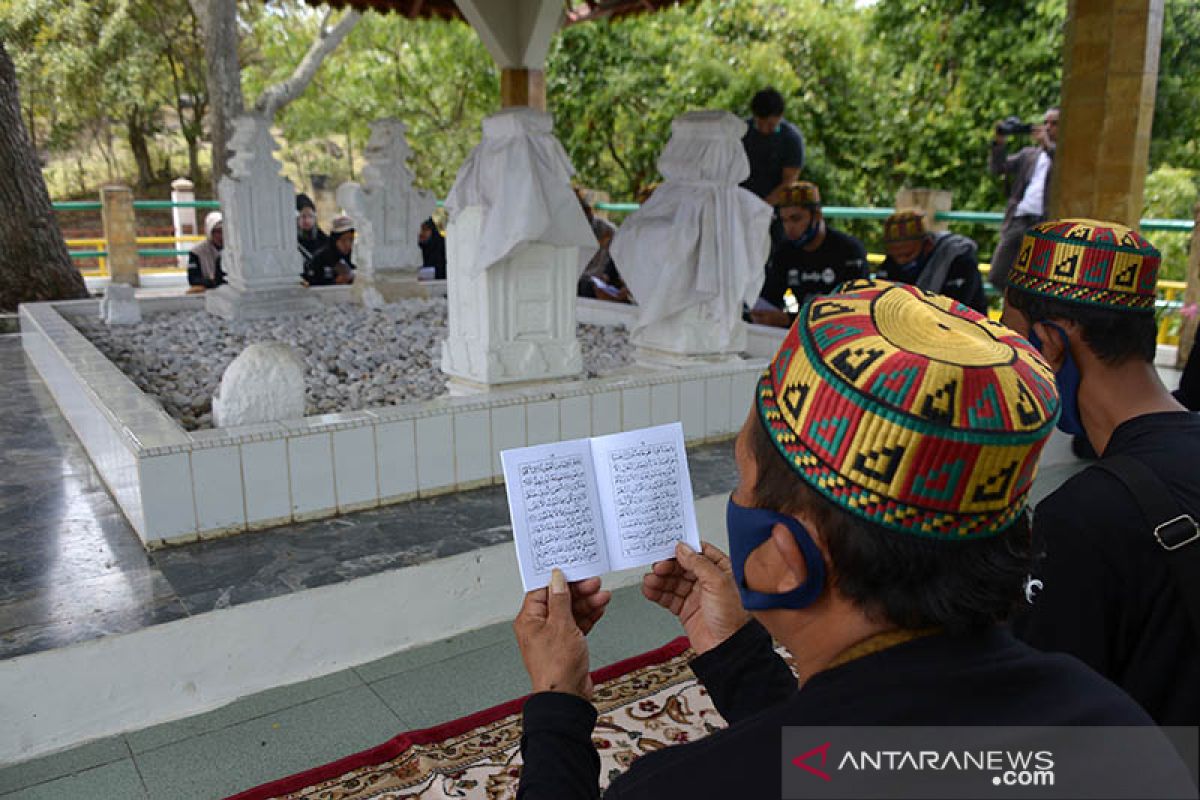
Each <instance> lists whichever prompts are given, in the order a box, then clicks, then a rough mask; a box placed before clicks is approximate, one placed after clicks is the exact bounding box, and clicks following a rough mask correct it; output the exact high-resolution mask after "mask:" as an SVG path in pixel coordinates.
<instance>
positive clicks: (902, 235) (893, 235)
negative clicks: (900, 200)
mask: <svg viewBox="0 0 1200 800" xmlns="http://www.w3.org/2000/svg"><path fill="white" fill-rule="evenodd" d="M927 235H929V227H928V226H927V225H926V224H925V215H924V214H922V213H921V212H920V211H917V210H916V209H912V208H908V209H904V210H901V211H897V212H896V213H894V214H892V215H891V216H890V217H888V218H887V219H885V220H884V221H883V243H884V244H885V245H888V244H895V243H896V242H911V241H914V240H916V239H924V238H925V237H926V236H927Z"/></svg>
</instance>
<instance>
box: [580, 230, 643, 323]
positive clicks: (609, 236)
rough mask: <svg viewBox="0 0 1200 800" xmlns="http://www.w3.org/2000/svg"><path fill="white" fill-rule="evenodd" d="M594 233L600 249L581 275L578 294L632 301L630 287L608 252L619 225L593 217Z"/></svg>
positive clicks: (614, 300)
mask: <svg viewBox="0 0 1200 800" xmlns="http://www.w3.org/2000/svg"><path fill="white" fill-rule="evenodd" d="M592 233H594V234H595V235H596V242H597V243H598V244H599V245H600V249H599V250H597V251H596V254H595V255H594V256H592V260H591V261H589V262H588V264H587V266H586V267H584V269H583V274H582V275H580V276H579V286H578V295H579V296H580V297H591V298H594V299H596V300H611V301H612V302H614V303H629V302H631V300H630V295H629V289H628V287H626V286H625V281H623V280H621V273H619V272H617V265H616V264H614V263H613V260H612V255H611V254H610V253H609V252H608V246H609V245H610V244H612V240H613V236H615V235H616V233H617V227H616V226H615V225H613V224H612V223H611V222H609V221H608V220H606V219H600V218H599V217H593V218H592Z"/></svg>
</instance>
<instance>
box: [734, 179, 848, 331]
mask: <svg viewBox="0 0 1200 800" xmlns="http://www.w3.org/2000/svg"><path fill="white" fill-rule="evenodd" d="M778 196H779V201H778V203H777V205H776V208H777V209H778V213H779V220H780V222H782V223H783V241H781V242H780V243H779V244H777V245H775V249H774V250H773V251H772V252H771V260H770V261H769V262H767V278H766V281H765V282H764V283H763V288H762V292H761V293H760V296H759V298H758V302H757V303H755V304H754V308H752V309H750V321H751V322H754V323H756V324H758V325H773V326H774V327H776V328H786V327H788V326H789V325H791V324H792V320H793V319H795V318H796V312H797V311H799V307H800V306H801V305H803V304H804V301H805V299H807V298H808V297H809V296H810V295H816V294H828V293H829V292H832V291H833V290H834V288H835V287H836V286H837V285H838V284H840V283H843V282H845V281H849V280H853V279H855V278H862V277H865V276H866V268H867V250H866V248H865V247H863V244H862V242H860V241H859V240H858V239H855V238H854V237H853V236H850V235H848V234H845V233H842V232H841V231H836V230H834V229H833V228H830V227H829V226H828V225H826V224H825V217H824V215H822V214H821V192H820V190H819V189H817V186H816V184H813V183H809V182H808V181H800V182H798V183H793V184H792V185H791V186H788V187H787V188H785V189H781V190H780V191H779V193H778ZM788 289H791V290H792V296H793V297H794V298H795V303H796V306H795V307H794V308H788V307H786V306H787V304H786V303H785V300H784V293H785V292H786V291H787V290H788Z"/></svg>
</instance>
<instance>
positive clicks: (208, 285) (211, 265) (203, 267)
mask: <svg viewBox="0 0 1200 800" xmlns="http://www.w3.org/2000/svg"><path fill="white" fill-rule="evenodd" d="M204 237H205V238H204V241H203V242H200V244H198V245H196V246H195V247H193V248H192V250H191V252H190V253H188V267H187V279H188V292H189V293H192V292H203V291H204V290H205V289H215V288H217V287H218V286H220V285H221V284H223V283H224V282H225V270H223V269H221V251H222V250H224V249H225V226H224V218H223V217H222V216H221V212H220V211H210V212H209V214H208V216H207V217H205V218H204Z"/></svg>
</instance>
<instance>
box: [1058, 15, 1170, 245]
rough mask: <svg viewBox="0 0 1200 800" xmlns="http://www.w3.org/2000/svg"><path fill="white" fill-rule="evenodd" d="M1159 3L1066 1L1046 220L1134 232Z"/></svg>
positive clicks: (1153, 85) (1153, 84)
mask: <svg viewBox="0 0 1200 800" xmlns="http://www.w3.org/2000/svg"><path fill="white" fill-rule="evenodd" d="M1162 25H1163V0H1070V3H1069V4H1068V8H1067V33H1066V43H1065V46H1064V60H1063V82H1062V85H1063V90H1062V109H1061V114H1060V117H1059V126H1058V127H1059V132H1058V147H1057V152H1056V153H1055V156H1054V170H1053V172H1052V173H1051V187H1050V206H1049V214H1048V215H1047V216H1049V217H1051V218H1054V217H1091V218H1094V219H1102V220H1112V221H1114V222H1120V223H1123V224H1125V225H1128V226H1130V227H1131V228H1136V227H1138V225H1139V222H1140V219H1141V215H1142V193H1143V190H1144V188H1145V182H1146V165H1147V161H1148V159H1149V152H1150V127H1151V124H1152V123H1153V121H1154V98H1155V94H1156V92H1157V88H1158V58H1159V46H1160V44H1161V40H1162Z"/></svg>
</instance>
